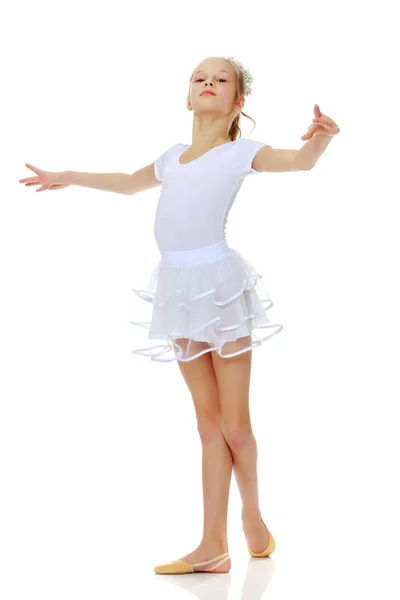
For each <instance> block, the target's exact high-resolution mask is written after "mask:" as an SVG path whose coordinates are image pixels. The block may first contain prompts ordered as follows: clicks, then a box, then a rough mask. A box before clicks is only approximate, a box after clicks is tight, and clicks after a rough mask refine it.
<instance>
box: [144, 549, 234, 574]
mask: <svg viewBox="0 0 400 600" xmlns="http://www.w3.org/2000/svg"><path fill="white" fill-rule="evenodd" d="M219 559H222V560H220V561H219V562H218V563H217V564H216V565H214V566H213V567H208V568H207V569H202V570H201V571H195V570H194V567H200V566H203V565H209V564H210V563H212V562H215V561H216V560H219ZM227 560H229V552H225V554H221V555H220V556H216V557H215V558H212V559H211V560H206V561H204V562H199V563H193V564H191V563H188V562H186V561H184V560H173V561H172V562H169V563H164V564H162V565H158V566H157V567H154V571H155V573H162V574H164V575H181V574H183V573H202V572H203V571H212V570H213V569H216V568H217V567H219V566H220V565H222V564H223V563H224V562H226V561H227Z"/></svg>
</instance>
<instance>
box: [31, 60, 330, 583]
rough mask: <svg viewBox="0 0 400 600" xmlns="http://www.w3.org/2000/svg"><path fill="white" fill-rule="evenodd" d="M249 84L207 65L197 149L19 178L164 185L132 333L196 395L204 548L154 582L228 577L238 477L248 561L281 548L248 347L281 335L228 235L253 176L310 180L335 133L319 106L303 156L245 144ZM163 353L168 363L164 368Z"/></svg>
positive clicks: (194, 80) (130, 188) (197, 83)
mask: <svg viewBox="0 0 400 600" xmlns="http://www.w3.org/2000/svg"><path fill="white" fill-rule="evenodd" d="M252 81H253V77H252V76H251V75H250V73H249V71H248V70H246V69H245V68H244V67H243V65H241V63H239V62H238V61H237V60H235V59H234V58H233V57H211V58H208V59H206V60H204V61H202V62H201V63H200V64H199V65H198V66H196V67H195V69H194V70H193V73H192V75H191V77H190V82H189V93H188V99H187V106H188V109H189V110H192V111H193V113H194V119H193V131H192V143H191V145H186V144H181V143H178V144H175V145H173V146H171V147H170V148H168V149H167V150H166V151H165V152H163V153H162V154H161V155H160V156H159V157H158V158H157V160H156V161H155V162H154V163H151V164H150V165H148V166H146V167H144V168H142V169H140V170H138V171H136V172H135V173H133V174H132V175H130V176H129V175H125V174H119V173H115V174H114V173H111V174H110V173H104V174H95V173H77V172H73V171H66V172H62V173H53V172H48V171H42V170H40V169H38V168H36V167H33V166H32V165H29V164H27V166H28V167H29V168H30V169H32V170H33V171H34V172H35V173H36V174H37V176H36V177H28V178H25V179H21V180H20V182H21V183H26V185H27V186H29V185H37V184H41V187H40V188H39V189H37V190H36V191H42V190H54V189H60V188H62V187H66V186H68V185H81V186H86V187H91V188H96V189H101V190H107V191H113V192H119V193H123V194H134V193H136V192H140V191H144V190H146V189H150V188H152V187H156V186H158V185H161V183H162V189H161V194H160V197H159V202H158V207H157V211H156V217H155V223H154V234H155V239H156V242H157V245H158V248H159V250H160V254H161V261H160V262H159V263H158V265H157V266H156V268H155V269H154V271H153V273H152V275H151V277H150V282H149V285H148V287H147V289H145V290H137V289H135V290H134V291H135V293H136V294H137V295H138V296H139V297H140V298H142V299H143V300H146V301H147V302H148V305H147V306H151V315H150V317H151V318H150V320H148V321H145V322H143V321H132V324H134V325H138V326H141V327H145V328H146V329H147V330H148V337H149V340H151V346H149V347H148V348H142V349H139V348H138V349H134V350H133V352H134V353H135V354H138V355H143V356H149V357H150V359H151V360H158V361H175V360H177V362H178V365H179V369H180V371H181V373H182V376H183V377H184V380H185V382H186V384H187V386H188V388H189V391H190V394H191V396H192V400H193V403H194V408H195V411H196V418H197V424H198V431H199V435H200V438H201V442H202V457H203V458H202V477H203V504H204V525H203V537H202V540H201V542H200V544H199V546H198V547H197V548H196V549H195V550H194V551H193V552H191V553H190V554H187V555H185V556H183V557H181V558H180V559H178V560H173V561H172V562H169V563H165V564H162V565H159V566H158V567H155V569H154V570H155V572H156V573H168V574H171V573H193V572H200V571H209V572H212V573H225V572H228V571H229V570H230V567H231V561H230V557H229V552H228V541H227V509H228V495H229V487H230V481H231V475H232V468H234V472H235V476H236V480H237V483H238V486H239V490H240V495H241V498H242V502H243V507H242V528H243V531H244V534H245V536H246V539H247V546H248V550H249V552H250V554H251V555H252V556H254V557H265V556H269V555H270V554H271V553H272V552H273V551H274V549H275V541H274V538H273V536H272V533H271V532H270V531H269V530H268V528H267V527H266V525H265V523H264V521H263V519H262V517H261V511H260V508H259V501H258V482H257V445H256V440H255V438H254V434H253V431H252V425H251V420H250V414H249V386H250V371H251V359H252V352H251V351H252V348H256V347H259V346H260V345H261V342H262V341H265V340H267V339H269V338H270V337H272V336H273V335H275V334H276V333H278V332H279V331H281V330H282V327H283V326H282V325H281V324H271V323H270V322H269V319H268V317H267V315H266V311H267V310H268V309H270V308H271V307H272V305H273V303H272V301H271V300H270V298H269V295H268V292H267V290H266V288H265V287H264V286H263V284H262V283H261V277H262V275H260V274H259V273H258V272H257V270H256V269H255V268H254V266H253V265H252V264H250V263H249V262H248V261H247V260H246V259H245V258H244V257H243V256H242V255H241V254H239V252H237V251H236V250H234V249H233V248H231V247H230V246H229V245H228V243H227V241H226V238H225V229H226V223H227V217H228V214H229V211H230V209H231V207H232V204H233V202H234V200H235V197H236V195H237V193H238V191H239V189H240V187H241V185H242V183H243V181H244V179H245V177H246V176H247V175H252V174H256V173H260V172H265V171H275V172H276V171H300V170H309V169H310V168H312V167H313V166H314V164H315V162H316V161H317V160H318V158H319V156H320V155H321V154H322V152H323V151H324V150H325V148H326V146H327V144H328V142H329V141H330V139H331V137H332V136H333V135H334V134H336V133H338V131H339V128H338V127H337V126H336V124H335V123H334V122H333V121H332V120H331V119H329V117H327V116H326V115H322V114H321V112H320V111H319V108H318V106H317V105H315V108H314V111H315V119H314V121H313V125H311V126H310V127H309V131H308V133H307V134H306V135H304V136H302V139H310V141H309V142H307V144H304V146H303V148H301V149H300V150H275V149H273V148H271V146H268V145H267V144H265V143H263V142H257V141H253V140H250V139H248V138H242V137H241V136H240V135H239V133H240V127H239V120H240V114H241V113H242V109H243V106H244V97H245V96H247V95H249V94H250V93H251V83H252ZM242 114H243V115H244V116H247V115H245V113H242ZM316 133H320V134H323V135H314V134H316ZM311 138H313V139H312V140H311ZM143 306H146V305H143ZM261 329H264V330H265V333H266V335H265V336H263V337H261V338H259V337H258V336H257V334H256V330H261ZM160 340H164V343H163V344H160V343H159V341H160ZM160 348H161V351H157V349H160ZM147 351H149V352H147ZM166 353H169V355H171V354H172V357H171V356H168V355H167V357H166V358H159V357H160V356H162V355H165V354H166Z"/></svg>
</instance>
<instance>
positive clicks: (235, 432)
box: [221, 423, 253, 448]
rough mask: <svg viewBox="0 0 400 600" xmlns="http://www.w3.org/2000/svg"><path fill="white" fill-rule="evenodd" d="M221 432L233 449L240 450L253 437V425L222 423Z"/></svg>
mask: <svg viewBox="0 0 400 600" xmlns="http://www.w3.org/2000/svg"><path fill="white" fill-rule="evenodd" d="M221 432H222V435H223V436H224V438H225V440H226V442H227V444H228V445H229V446H230V447H231V448H232V447H235V448H240V447H241V446H243V445H244V444H246V443H247V442H248V441H249V440H250V438H251V437H252V435H253V430H252V428H251V425H250V424H248V423H229V424H226V423H221Z"/></svg>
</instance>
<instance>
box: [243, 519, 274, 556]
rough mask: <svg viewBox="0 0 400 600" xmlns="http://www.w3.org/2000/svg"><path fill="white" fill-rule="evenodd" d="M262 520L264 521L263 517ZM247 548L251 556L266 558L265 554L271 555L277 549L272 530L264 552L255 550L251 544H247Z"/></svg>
mask: <svg viewBox="0 0 400 600" xmlns="http://www.w3.org/2000/svg"><path fill="white" fill-rule="evenodd" d="M261 521H262V522H263V523H264V521H263V520H262V519H261ZM264 525H265V523H264ZM265 527H267V526H266V525H265ZM267 529H268V528H267ZM247 548H248V550H249V552H250V554H251V556H253V558H264V557H265V556H269V555H270V554H272V552H273V551H274V550H275V540H274V536H273V535H272V533H271V532H269V542H268V546H267V547H266V548H265V550H263V551H262V552H253V550H252V549H251V548H250V546H249V545H248V546H247Z"/></svg>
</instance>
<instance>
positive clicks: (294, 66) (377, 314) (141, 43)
mask: <svg viewBox="0 0 400 600" xmlns="http://www.w3.org/2000/svg"><path fill="white" fill-rule="evenodd" d="M1 10H2V14H1V19H0V21H1V26H0V27H1V42H0V43H1V56H2V60H1V65H2V83H3V85H2V95H1V99H0V102H1V111H0V114H1V124H2V126H1V165H2V194H1V216H0V227H1V230H0V233H1V236H0V239H1V283H0V285H1V309H2V310H1V311H0V318H1V373H2V374H1V390H0V391H1V414H0V481H1V484H0V485H1V494H0V527H1V532H0V540H1V541H0V551H1V556H0V564H1V570H2V574H1V577H0V595H1V596H2V598H4V599H7V600H14V599H22V598H26V597H29V598H34V597H38V598H39V597H40V598H41V600H44V599H47V598H49V599H50V598H51V599H54V598H57V600H61V599H64V598H65V599H67V598H72V597H73V598H74V599H75V600H77V599H82V600H83V599H85V600H87V599H88V598H96V599H97V600H98V599H100V598H111V597H112V598H118V599H119V600H122V599H124V598H132V597H136V596H137V595H138V593H139V592H138V590H137V589H136V588H140V590H141V591H140V593H139V595H140V597H141V598H150V597H151V598H152V599H155V598H157V599H158V598H160V599H161V598H162V599H163V600H168V599H169V598H189V597H190V598H192V597H193V594H194V596H195V597H198V598H200V599H201V600H202V599H203V598H205V597H207V598H213V599H214V598H218V599H219V598H223V599H224V600H225V599H226V598H227V597H228V595H229V598H241V599H245V600H255V599H257V600H258V599H259V598H260V597H261V594H263V592H264V590H266V588H267V587H268V588H269V589H268V592H265V596H267V594H268V598H270V599H272V598H279V599H280V598H282V599H285V600H287V599H288V598H289V597H295V596H297V597H299V596H300V597H301V598H303V597H304V598H305V597H307V599H308V600H311V599H314V598H315V599H317V598H318V599H319V598H324V599H325V600H326V599H327V598H338V597H340V598H353V597H355V596H356V597H364V598H372V597H376V596H377V595H378V594H379V596H381V597H384V598H385V599H387V600H389V599H394V598H398V597H399V592H400V584H399V582H398V578H397V576H396V573H397V572H398V559H399V550H398V548H399V543H398V538H399V535H400V520H399V511H398V506H399V501H400V497H399V492H398V480H399V475H398V473H399V468H398V453H399V440H398V425H399V421H398V417H397V409H398V405H399V399H400V394H399V372H398V369H399V334H400V327H399V310H398V309H399V301H400V293H399V276H398V274H399V235H398V231H399V221H398V214H399V213H398V208H399V200H400V195H399V186H398V173H397V164H398V158H399V153H398V140H399V132H398V116H397V113H398V105H399V95H398V92H397V91H396V79H397V75H396V72H397V69H398V65H397V64H396V63H395V59H394V57H395V55H396V54H397V52H398V50H399V48H398V43H397V42H396V40H397V39H398V35H397V29H396V21H395V19H394V4H393V3H389V2H381V3H379V4H378V3H356V2H353V3H349V2H346V3H345V2H331V3H327V2H323V3H321V2H311V1H307V0H306V1H305V2H294V1H291V2H279V3H276V2H274V3H273V2H252V3H247V4H246V3H243V2H232V1H231V2H219V3H216V2H209V1H208V0H203V2H201V3H187V2H177V1H174V2H163V3H161V2H160V3H157V2H155V3H136V2H120V1H117V2H113V3H111V4H110V3H105V4H99V3H94V2H88V1H80V2H69V3H60V2H45V1H43V0H38V1H37V2H34V3H32V2H16V3H14V4H12V5H11V4H9V5H7V7H6V8H2V9H1ZM396 46H397V47H396ZM218 55H219V56H222V55H233V56H235V57H236V58H237V59H238V60H240V61H241V62H242V63H243V64H244V65H245V66H246V67H247V68H248V69H249V70H250V71H251V73H252V75H253V76H254V84H253V94H252V95H251V96H249V97H248V98H247V99H246V104H245V107H244V112H246V113H247V114H249V115H250V116H251V117H252V118H253V119H254V120H255V121H256V128H255V129H254V130H253V131H252V128H253V123H252V121H250V120H249V119H246V118H243V117H242V120H241V128H242V135H243V136H245V137H249V136H250V134H251V138H252V139H254V140H259V141H264V142H265V143H267V144H270V145H272V146H273V147H275V148H300V147H301V146H302V144H303V143H304V142H303V141H302V140H301V139H300V138H301V136H302V135H303V134H304V133H306V132H307V128H308V126H309V125H310V124H311V122H312V119H313V116H314V114H313V106H314V104H315V103H317V104H319V105H320V108H321V110H322V112H323V113H325V114H327V115H328V116H330V117H331V118H332V119H333V120H334V121H335V122H336V123H337V124H338V125H339V127H340V129H341V131H340V134H339V135H338V136H336V137H335V138H334V139H333V140H332V142H331V144H330V145H329V146H328V148H327V150H326V152H325V153H324V154H323V155H322V157H321V158H320V160H319V161H318V163H317V165H316V166H315V168H314V169H313V170H312V171H310V172H301V173H299V172H297V173H261V174H258V175H255V176H254V177H249V178H248V179H247V180H246V182H245V183H244V185H243V187H242V189H241V191H240V193H239V196H238V198H237V200H236V202H235V204H234V207H233V209H232V211H231V213H230V217H229V225H228V230H227V240H228V242H229V243H230V245H231V246H233V247H235V248H237V249H238V250H239V251H240V252H241V253H242V254H243V255H244V256H245V257H246V258H248V259H249V260H250V261H252V263H253V264H255V265H256V267H257V268H258V269H259V271H260V272H262V273H263V276H264V282H265V284H266V286H267V288H268V290H269V293H270V296H271V298H272V300H273V302H274V307H273V308H272V309H271V310H270V315H271V317H273V318H274V320H275V321H276V322H278V323H282V324H283V325H284V329H283V330H282V332H281V333H280V334H278V335H276V336H274V337H272V338H271V339H270V340H268V341H267V342H266V343H265V344H263V345H262V347H260V348H257V349H255V350H254V351H253V367H252V382H251V414H252V420H253V425H254V433H255V436H256V439H257V443H258V452H259V459H258V468H259V491H260V504H261V509H262V514H263V517H264V520H265V521H266V523H267V525H268V526H269V528H270V529H271V531H272V532H273V534H274V537H275V540H276V543H277V549H276V552H275V553H274V554H273V555H272V557H271V558H270V559H267V560H261V561H257V560H255V559H250V556H249V555H248V554H247V549H246V543H245V538H244V535H243V533H242V530H241V522H240V509H241V505H240V496H239V492H238V489H237V485H236V481H235V479H234V477H233V476H232V487H231V496H230V507H229V544H230V553H231V557H232V569H231V572H230V574H229V575H228V576H215V575H214V576H213V575H209V576H205V577H206V578H207V577H208V579H204V578H203V579H201V578H202V577H203V576H202V575H200V576H199V575H196V576H187V577H186V578H185V577H183V578H168V577H163V576H156V575H155V574H154V572H153V567H154V565H156V564H159V563H161V562H166V561H167V560H172V559H175V558H178V557H180V556H183V555H184V554H187V553H189V552H190V551H192V550H194V548H195V547H196V546H197V545H198V544H199V542H200V538H201V534H202V517H203V513H202V510H203V505H202V491H201V444H200V441H199V437H198V434H197V430H196V421H195V413H194V409H193V405H192V400H191V397H190V395H189V391H188V389H187V387H186V384H185V383H184V381H183V378H182V376H181V374H180V372H179V370H178V366H177V363H176V362H174V363H165V364H162V363H158V362H154V361H153V362H151V361H150V360H149V359H146V358H144V357H141V356H137V355H134V354H132V352H131V350H132V348H134V347H135V346H137V345H138V341H137V329H136V328H135V327H134V326H133V325H131V324H130V321H131V320H132V319H135V318H136V316H137V314H136V312H134V311H133V306H134V303H133V296H134V294H133V292H132V288H133V287H138V288H141V287H144V286H145V285H146V283H147V279H148V277H149V274H150V271H151V269H152V268H154V266H155V264H156V262H157V261H158V259H159V255H158V250H157V246H156V243H155V240H154V238H153V221H154V215H155V209H156V206H157V200H158V196H159V192H160V188H155V189H153V190H148V191H146V192H142V193H139V194H137V195H134V196H123V195H118V194H112V193H109V192H102V191H96V190H92V189H87V188H79V187H75V186H74V187H69V188H66V189H63V190H60V191H57V192H42V193H40V194H36V193H35V189H36V188H28V187H25V186H24V185H21V184H20V183H18V180H19V179H21V178H23V177H28V176H30V175H32V172H31V171H29V169H27V168H26V167H25V163H26V162H28V163H31V164H33V165H35V166H38V167H40V168H43V169H46V170H54V171H57V170H76V171H86V172H125V173H132V172H133V171H135V170H137V169H139V168H142V167H143V166H145V165H147V164H149V163H151V162H152V161H153V160H155V159H156V158H157V157H158V156H159V155H160V154H161V153H162V152H163V151H164V150H165V149H166V148H168V147H169V146H171V145H172V144H174V143H178V142H183V143H188V144H190V142H191V135H192V118H193V113H191V112H189V111H187V109H186V94H187V89H188V81H189V76H190V73H191V71H192V69H193V67H194V66H195V65H196V64H198V63H199V62H200V61H201V60H203V58H206V57H207V56H218ZM213 577H214V579H213ZM193 578H194V579H195V581H194V579H193ZM201 581H202V582H203V583H204V584H205V585H204V587H199V588H198V589H196V588H192V589H191V592H192V594H191V593H190V592H189V587H190V586H193V585H194V583H197V584H198V585H199V586H200V582H201ZM206 582H208V584H207V583H206ZM173 583H176V584H177V585H178V586H179V587H181V589H180V590H179V589H177V588H176V587H175V585H173ZM168 584H172V585H168ZM138 597H139V596H138Z"/></svg>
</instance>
